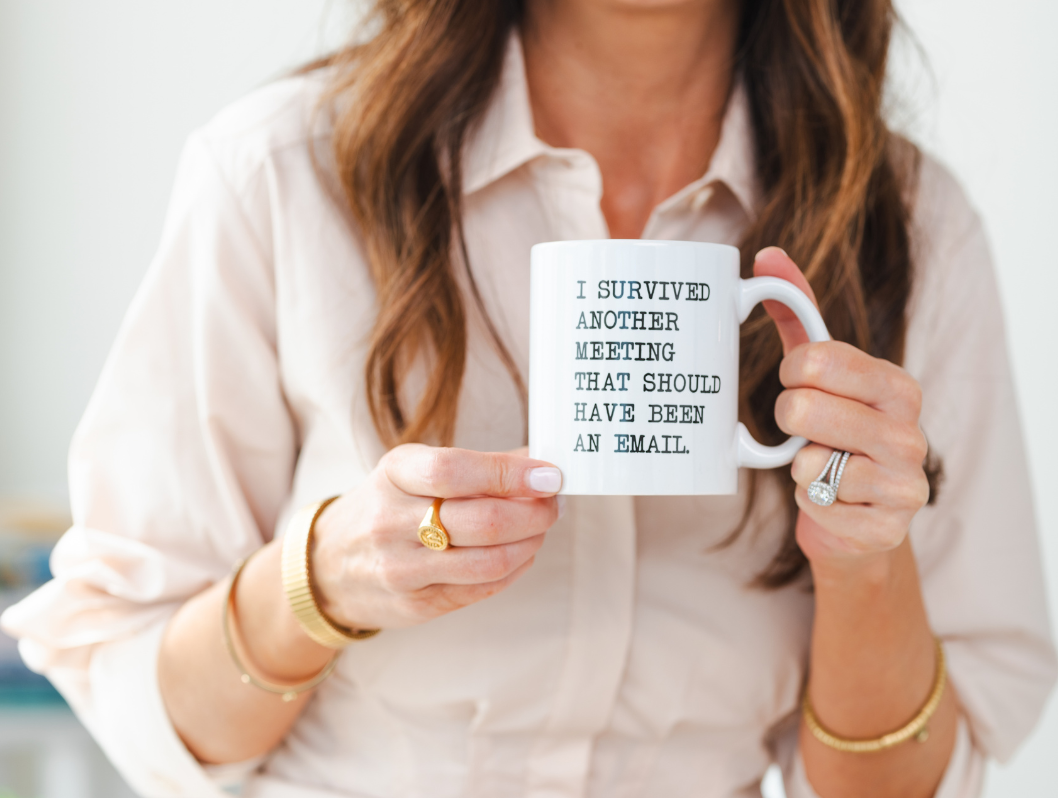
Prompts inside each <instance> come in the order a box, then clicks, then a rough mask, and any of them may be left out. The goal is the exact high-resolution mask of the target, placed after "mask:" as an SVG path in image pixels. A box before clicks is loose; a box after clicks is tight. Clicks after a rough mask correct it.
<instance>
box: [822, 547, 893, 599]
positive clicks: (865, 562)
mask: <svg viewBox="0 0 1058 798" xmlns="http://www.w3.org/2000/svg"><path fill="white" fill-rule="evenodd" d="M898 551H899V547H898V548H896V549H890V550H888V551H881V552H871V553H869V554H856V555H838V556H827V557H815V558H813V559H810V560H809V561H808V562H809V567H810V568H811V570H812V580H813V583H814V584H815V587H816V590H839V591H843V590H847V589H849V588H856V589H859V590H863V589H877V588H883V587H884V586H886V585H887V584H889V583H890V582H891V580H892V578H893V575H894V571H895V570H896V563H897V560H898V559H899V557H898V554H897V552H898Z"/></svg>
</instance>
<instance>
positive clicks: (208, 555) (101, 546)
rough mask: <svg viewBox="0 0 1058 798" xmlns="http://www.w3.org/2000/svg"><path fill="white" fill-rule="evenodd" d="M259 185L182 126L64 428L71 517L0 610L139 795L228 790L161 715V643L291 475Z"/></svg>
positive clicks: (258, 529)
mask: <svg viewBox="0 0 1058 798" xmlns="http://www.w3.org/2000/svg"><path fill="white" fill-rule="evenodd" d="M258 190H260V191H264V190H265V189H264V188H262V187H260V186H259V185H258V184H257V183H255V182H254V181H253V180H243V181H242V183H241V184H240V185H236V184H234V183H233V181H232V180H231V179H229V177H228V176H227V175H226V174H225V173H224V172H223V170H222V169H221V168H220V167H219V166H218V160H217V159H216V158H215V157H214V153H213V151H212V150H211V146H210V142H209V140H208V138H207V137H206V136H204V135H202V134H196V135H195V136H193V137H192V138H191V140H190V141H189V143H188V145H187V147H186V149H185V152H184V154H183V157H182V159H181V163H180V167H179V171H178V176H177V181H176V187H175V189H174V193H173V197H172V201H171V205H170V209H169V215H168V218H167V222H166V225H165V229H164V232H163V236H162V243H161V246H160V249H159V252H158V254H157V256H156V258H155V259H154V261H153V262H152V264H151V267H150V270H149V272H148V275H147V277H146V280H145V282H144V284H143V286H142V287H141V289H140V291H139V293H138V294H137V297H136V299H135V300H134V302H133V305H132V307H131V309H130V311H129V313H128V316H127V318H126V319H125V322H124V324H123V325H122V328H121V331H120V333H119V336H118V340H117V342H116V344H115V346H114V349H113V351H112V353H111V355H110V358H109V359H108V361H107V364H106V366H105V368H104V371H103V374H102V377H101V379H100V382H99V385H98V387H97V389H96V391H95V394H94V396H93V398H92V400H91V403H90V404H89V407H88V410H87V411H86V414H85V416H84V419H83V420H82V422H81V424H80V426H79V427H78V430H77V433H76V435H75V437H74V441H73V445H72V448H71V453H70V491H71V503H72V511H73V518H74V524H73V527H72V528H71V529H70V530H69V531H68V532H67V533H66V535H65V536H64V537H63V538H62V539H61V541H60V542H59V544H58V545H57V547H56V548H55V551H54V553H53V555H52V561H51V564H52V572H53V574H54V579H52V580H51V581H50V582H48V583H47V584H45V585H44V586H43V587H42V588H40V589H39V590H38V591H37V592H35V593H33V594H32V595H30V596H29V597H28V598H26V599H25V600H23V601H22V602H20V603H19V604H17V605H15V606H13V607H11V608H10V609H9V610H8V611H7V612H6V613H5V614H4V616H3V619H2V622H3V627H4V629H5V630H6V631H7V632H8V633H9V634H12V635H14V636H16V637H18V638H20V648H21V651H22V655H23V657H24V659H25V660H26V662H27V663H28V664H29V666H30V667H31V668H33V669H34V670H37V671H40V672H42V673H44V674H46V675H47V676H48V677H49V678H50V679H51V680H52V681H53V682H54V684H55V685H56V687H57V688H58V689H59V691H60V692H61V693H62V694H63V695H64V696H65V697H66V699H67V700H68V701H69V703H70V705H71V706H72V707H73V709H74V710H75V712H76V713H77V715H78V716H79V717H80V718H81V719H82V721H84V723H85V724H86V725H87V726H88V727H89V729H90V730H91V731H92V733H93V734H94V735H95V736H96V738H97V739H98V741H99V743H100V744H101V745H102V747H103V748H104V750H105V751H106V752H107V754H108V756H109V757H110V758H111V759H112V760H113V761H114V763H115V764H116V766H117V767H118V768H119V770H120V771H121V772H122V774H123V775H124V776H125V778H126V779H127V780H128V781H129V783H130V784H131V785H132V787H133V788H134V789H135V790H136V791H138V792H139V793H141V794H143V795H146V796H175V795H199V796H209V795H223V794H225V793H223V791H222V782H223V776H222V775H218V774H217V773H215V772H213V771H210V770H208V769H206V768H203V767H202V766H200V765H199V764H198V763H197V762H196V760H195V759H194V757H193V756H191V754H190V753H189V752H188V751H187V749H186V748H185V747H184V745H183V744H182V742H181V741H180V739H179V737H178V736H177V734H176V732H175V730H174V729H173V727H172V724H171V723H170V721H169V719H168V716H167V714H166V712H165V707H164V704H163V702H162V699H161V694H160V692H159V688H158V683H157V675H156V674H157V667H156V663H157V656H158V648H159V644H160V640H161V636H162V632H163V630H164V627H165V624H166V622H167V620H168V619H169V617H170V616H171V615H172V613H173V612H174V611H175V610H176V608H177V607H178V606H179V605H180V604H181V603H183V602H184V601H185V600H186V599H187V598H188V597H190V596H192V595H194V594H196V593H198V592H199V591H201V590H203V589H204V588H206V587H207V586H208V585H210V584H211V583H213V582H215V581H217V580H218V579H221V578H223V577H224V576H225V575H226V573H227V572H228V571H229V569H230V568H231V565H232V563H233V562H235V561H236V560H237V559H239V558H240V557H243V556H245V555H246V554H248V553H249V552H252V551H253V550H255V549H257V548H258V547H259V546H261V545H262V543H263V542H264V541H265V540H266V539H267V538H269V537H271V534H272V530H273V528H274V526H275V523H276V519H277V517H278V515H279V513H280V511H281V508H282V505H283V502H284V501H285V499H286V497H287V496H288V494H289V491H290V483H291V474H292V469H293V466H294V461H295V457H296V431H295V425H294V423H293V420H292V418H291V414H290V412H289V410H288V408H287V404H286V402H285V400H284V396H283V391H282V389H281V385H280V376H279V369H278V363H277V356H276V330H275V327H276V321H275V296H274V293H275V286H274V277H273V272H272V268H271V265H270V264H271V253H270V242H269V234H268V226H267V223H266V222H262V220H261V219H256V220H255V219H253V218H251V216H250V215H249V214H247V212H246V211H245V208H246V207H249V206H253V207H261V206H262V203H261V202H259V201H253V202H247V201H246V200H247V197H248V195H249V194H252V193H253V192H254V191H258ZM257 199H259V197H258V198H257ZM265 204H266V203H265Z"/></svg>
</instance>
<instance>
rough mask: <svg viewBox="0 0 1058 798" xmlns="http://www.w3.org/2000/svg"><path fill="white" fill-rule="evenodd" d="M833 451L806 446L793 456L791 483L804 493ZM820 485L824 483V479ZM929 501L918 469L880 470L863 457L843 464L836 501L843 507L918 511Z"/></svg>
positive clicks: (927, 490)
mask: <svg viewBox="0 0 1058 798" xmlns="http://www.w3.org/2000/svg"><path fill="white" fill-rule="evenodd" d="M833 451H834V450H833V449H829V448H827V447H826V446H819V445H817V444H809V445H808V446H806V447H805V448H803V449H802V450H801V451H799V452H798V453H797V456H796V457H795V458H794V461H793V465H792V467H791V474H792V475H793V479H794V482H796V483H797V484H798V485H799V486H800V487H802V488H805V489H807V488H808V486H809V485H810V484H811V483H812V482H814V481H815V480H816V479H819V478H820V472H821V471H822V470H823V467H824V466H825V465H826V463H827V461H828V459H829V458H830V455H831V452H833ZM824 481H827V480H826V478H824ZM928 498H929V485H928V483H927V482H926V478H925V474H923V473H922V469H921V468H919V469H917V473H915V472H914V471H911V470H908V471H907V472H897V471H893V470H891V469H887V468H883V467H881V466H879V465H878V464H877V463H875V462H874V461H873V460H871V459H870V458H869V457H864V456H863V455H853V456H852V457H850V458H849V460H848V462H847V463H846V464H845V470H844V471H843V472H842V476H841V482H840V483H839V484H838V501H839V502H844V503H846V504H870V505H885V506H889V507H906V508H911V509H916V510H917V509H918V508H920V507H922V505H924V504H925V503H926V499H928Z"/></svg>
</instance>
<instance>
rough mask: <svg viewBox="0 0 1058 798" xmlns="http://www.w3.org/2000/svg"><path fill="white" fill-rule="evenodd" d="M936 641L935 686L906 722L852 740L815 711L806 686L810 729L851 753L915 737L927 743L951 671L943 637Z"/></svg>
mask: <svg viewBox="0 0 1058 798" xmlns="http://www.w3.org/2000/svg"><path fill="white" fill-rule="evenodd" d="M934 643H935V645H936V652H937V653H936V662H937V664H936V671H935V675H934V677H933V689H932V690H931V691H930V694H929V698H927V699H926V703H925V704H923V705H922V709H920V710H919V711H918V714H917V715H915V717H913V718H912V719H911V720H910V721H909V722H908V723H907V724H906V725H905V726H902V727H901V728H899V729H897V730H896V731H892V732H889V733H888V734H883V735H882V736H881V737H875V738H874V739H871V740H848V739H845V738H842V737H838V736H837V735H836V734H834V733H833V732H831V731H828V730H827V729H825V728H823V725H822V724H821V723H820V722H819V718H817V717H816V713H815V711H814V710H813V709H812V702H811V701H809V700H808V689H807V688H805V694H804V699H803V700H802V702H801V714H802V716H803V717H804V720H805V725H806V726H807V727H808V730H809V731H810V732H812V736H813V737H815V738H816V739H817V740H819V742H821V743H823V745H827V746H829V747H831V748H834V749H837V750H838V751H844V752H845V753H849V754H870V753H874V752H877V751H884V750H886V749H887V748H892V747H893V746H896V745H900V743H903V742H907V741H908V740H910V739H911V738H914V739H916V740H917V741H918V742H920V743H924V742H925V741H926V740H927V739H929V728H928V724H929V721H930V719H931V718H932V717H933V714H934V713H935V712H936V711H937V707H939V706H940V700H941V698H942V697H943V696H944V685H945V684H946V683H947V681H948V679H947V673H948V671H947V667H946V665H945V661H944V647H943V646H942V645H941V643H940V640H938V639H936V638H934Z"/></svg>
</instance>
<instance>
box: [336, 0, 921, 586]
mask: <svg viewBox="0 0 1058 798" xmlns="http://www.w3.org/2000/svg"><path fill="white" fill-rule="evenodd" d="M522 10H523V9H522V0H375V5H374V17H373V20H372V24H373V25H375V26H376V27H375V31H376V32H375V33H374V35H373V36H372V37H371V38H370V40H369V41H367V42H366V43H362V44H358V45H355V46H350V47H349V48H347V49H346V50H344V51H342V52H340V53H338V54H337V55H336V56H333V57H332V58H330V59H327V62H326V63H327V64H328V65H330V66H331V67H332V69H333V75H334V77H333V82H332V84H331V91H330V94H329V97H330V99H331V100H332V101H333V104H334V107H335V108H336V109H337V110H336V118H335V119H336V121H335V128H334V129H335V133H334V151H335V156H336V162H337V165H338V170H339V176H340V179H341V182H342V185H343V188H344V191H345V194H346V198H347V200H348V203H349V205H350V207H351V209H352V213H353V215H354V217H355V219H356V222H357V225H358V228H359V231H360V235H361V236H362V238H363V241H364V245H365V248H366V254H367V258H368V261H369V263H370V268H371V270H372V276H373V278H374V282H375V286H376V288H377V292H378V316H377V318H376V320H375V323H374V328H373V330H372V336H371V343H370V351H369V354H368V358H367V364H366V371H365V382H366V390H367V399H368V406H369V408H370V412H371V416H372V419H373V420H374V424H375V427H376V428H377V430H378V433H379V435H380V436H381V438H382V440H383V441H384V442H385V443H386V444H387V445H395V444H398V443H403V442H407V441H429V442H434V443H440V444H450V443H451V442H452V439H453V434H454V429H455V420H456V413H457V406H458V401H459V393H458V391H456V390H453V386H458V385H460V383H461V380H462V376H463V371H464V366H465V361H466V348H467V332H466V327H467V324H466V322H467V309H466V305H465V302H466V301H467V299H469V300H470V301H471V302H473V303H474V305H475V306H476V307H477V310H478V311H479V313H480V315H481V317H482V318H483V319H484V320H485V324H486V327H487V331H488V333H489V335H490V336H491V338H492V343H493V345H494V347H495V349H496V351H497V353H498V354H499V357H500V358H501V360H502V361H503V362H504V363H505V365H506V367H507V369H508V371H509V372H510V374H511V378H512V379H513V380H514V381H515V383H516V385H517V386H518V388H519V391H520V392H521V393H522V394H523V395H524V385H523V381H522V377H521V375H520V374H519V372H518V369H517V367H516V365H515V363H514V360H513V358H512V357H511V355H510V353H509V352H508V350H507V348H506V346H505V345H504V343H503V341H502V340H501V338H500V336H499V335H498V334H497V331H496V329H495V328H494V327H493V326H492V324H491V322H490V321H489V319H488V314H487V313H485V309H484V306H483V303H482V300H481V296H480V295H479V293H478V290H477V285H476V283H475V282H474V277H473V272H472V271H471V268H470V264H469V262H468V260H467V250H466V246H465V243H464V241H463V230H462V218H461V195H462V184H461V173H462V169H461V166H462V156H463V147H464V143H465V141H466V139H467V136H468V133H469V132H470V131H471V129H472V128H473V126H474V125H475V123H477V122H478V121H479V120H480V118H481V117H482V115H483V112H484V110H485V108H486V107H487V105H488V102H489V100H490V98H491V96H492V93H493V91H494V90H495V88H496V86H497V84H498V82H499V77H500V71H501V68H502V64H503V58H504V51H505V48H506V45H507V41H508V38H509V36H510V34H511V32H512V30H513V29H514V28H515V26H516V25H517V24H518V22H519V20H520V18H521V15H522ZM894 21H895V12H894V10H893V6H892V3H891V0H742V22H741V27H740V33H739V42H738V65H737V66H738V70H739V72H740V73H741V76H742V79H743V80H744V82H745V87H746V90H747V93H748V97H749V103H750V107H751V113H752V119H753V127H754V131H755V146H756V158H757V169H758V173H759V174H758V177H759V180H760V184H761V187H762V189H763V201H762V204H761V207H760V208H759V209H757V210H758V213H757V215H756V218H755V220H754V221H753V222H752V224H751V226H750V227H749V229H748V230H747V231H746V233H745V235H744V238H743V241H742V244H741V248H742V253H743V272H744V273H746V274H748V273H749V272H750V270H751V268H752V260H753V255H754V253H755V252H757V251H758V250H759V249H761V248H762V247H764V246H767V245H772V244H774V245H778V246H781V247H783V248H784V249H785V250H786V251H787V252H788V253H789V254H790V255H791V257H792V258H793V259H794V260H795V261H796V262H797V263H799V264H800V265H801V266H802V268H803V269H804V273H805V276H806V277H807V279H808V281H809V283H810V284H811V285H812V287H813V289H814V291H815V293H816V296H817V298H818V300H819V305H820V310H821V312H822V314H823V317H824V318H825V319H826V322H827V325H828V327H829V329H830V331H831V334H832V335H833V336H834V338H836V339H839V340H843V341H847V342H849V343H852V344H854V345H856V346H858V347H860V348H861V349H864V350H865V351H867V352H869V353H871V354H872V355H875V356H877V357H884V358H887V359H889V360H891V361H893V362H896V363H899V362H901V360H902V358H903V349H904V334H905V328H906V323H905V311H906V307H907V302H908V297H909V294H910V290H911V276H912V275H911V251H910V243H909V235H908V208H907V196H908V190H909V188H910V182H909V181H910V180H911V176H912V175H913V174H914V172H915V168H914V157H913V150H912V149H911V148H910V146H909V145H901V143H900V142H899V141H898V140H897V139H896V138H895V137H894V136H893V135H892V134H891V133H890V132H889V130H888V128H887V127H886V124H885V122H884V119H883V116H882V89H883V81H884V76H885V67H886V56H887V53H888V49H889V38H890V33H891V30H892V27H893V24H894ZM909 154H910V156H911V157H907V156H908V155H909ZM741 351H742V362H741V374H740V388H739V392H740V396H739V402H740V416H741V417H742V419H743V421H745V422H746V424H747V425H748V426H749V427H750V428H751V429H752V430H753V431H754V433H755V434H756V435H758V436H759V437H760V438H761V439H763V440H772V439H778V438H781V437H782V434H781V433H780V431H779V430H778V428H777V426H776V424H775V419H774V413H773V408H774V406H775V399H776V397H777V396H778V394H779V392H780V391H781V390H782V386H781V385H780V383H779V380H778V366H779V362H780V360H781V357H782V348H781V345H780V343H779V339H778V335H777V334H776V332H775V329H774V326H773V325H772V324H771V323H770V322H769V321H768V320H767V317H766V316H765V315H764V314H763V313H762V312H760V311H759V309H758V312H757V313H756V314H755V315H754V316H753V317H751V318H750V320H749V322H748V323H747V324H745V325H744V326H743V329H742V347H741ZM417 361H421V362H423V363H425V365H426V368H427V369H428V371H429V378H428V379H427V380H426V381H425V387H424V388H423V390H422V393H421V395H420V396H419V397H418V398H417V399H416V400H415V401H414V402H410V401H409V398H408V397H406V396H404V395H402V390H401V388H402V384H403V380H404V378H405V376H406V375H407V374H408V371H409V369H410V368H411V367H412V365H413V364H414V363H415V362H417ZM775 473H776V478H778V479H780V480H781V481H782V483H783V488H784V490H785V494H786V496H787V500H788V506H789V507H790V510H791V512H790V520H789V533H788V534H787V536H786V539H785V541H784V544H783V545H782V547H781V549H780V551H779V552H778V553H777V554H776V556H775V557H774V559H773V560H772V562H771V564H770V566H769V567H768V568H767V569H766V570H765V572H764V573H763V574H761V577H760V580H759V581H760V583H761V584H764V585H768V586H778V585H782V584H786V583H788V582H790V581H792V580H793V579H795V578H796V577H797V576H798V575H799V574H800V573H801V572H802V571H803V570H804V566H805V560H804V557H803V555H802V554H801V551H800V549H799V548H798V547H797V544H796V541H795V540H794V536H793V523H794V519H795V518H796V506H795V505H794V504H793V499H792V497H793V482H792V480H791V478H790V477H789V474H788V473H787V472H786V470H785V469H780V470H778V471H777V472H775ZM752 494H753V491H751V496H752ZM737 531H738V530H736V533H737Z"/></svg>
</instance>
